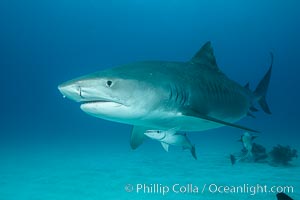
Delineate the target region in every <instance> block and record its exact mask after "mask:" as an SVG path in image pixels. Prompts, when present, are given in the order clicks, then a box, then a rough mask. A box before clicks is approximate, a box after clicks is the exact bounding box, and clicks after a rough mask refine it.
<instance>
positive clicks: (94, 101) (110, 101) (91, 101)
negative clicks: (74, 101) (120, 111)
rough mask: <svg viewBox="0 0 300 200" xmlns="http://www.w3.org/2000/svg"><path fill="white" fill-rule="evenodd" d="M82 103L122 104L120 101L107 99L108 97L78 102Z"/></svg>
mask: <svg viewBox="0 0 300 200" xmlns="http://www.w3.org/2000/svg"><path fill="white" fill-rule="evenodd" d="M80 103H81V104H82V105H84V104H97V103H116V104H120V105H123V104H122V103H120V102H116V101H113V100H108V99H99V100H83V101H81V102H80Z"/></svg>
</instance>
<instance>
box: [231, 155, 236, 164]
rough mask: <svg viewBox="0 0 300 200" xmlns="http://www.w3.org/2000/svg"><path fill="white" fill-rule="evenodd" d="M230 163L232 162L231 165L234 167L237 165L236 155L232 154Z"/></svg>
mask: <svg viewBox="0 0 300 200" xmlns="http://www.w3.org/2000/svg"><path fill="white" fill-rule="evenodd" d="M230 161H231V164H232V165H234V164H235V163H236V158H235V156H234V155H232V154H230Z"/></svg>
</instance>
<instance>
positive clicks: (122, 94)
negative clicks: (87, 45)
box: [58, 64, 164, 124]
mask: <svg viewBox="0 0 300 200" xmlns="http://www.w3.org/2000/svg"><path fill="white" fill-rule="evenodd" d="M151 76H152V74H151V73H150V72H149V73H148V72H147V71H143V72H142V71H139V70H138V64H134V65H129V66H124V67H118V68H113V69H109V70H104V71H100V72H96V73H93V74H89V75H86V76H82V77H79V78H76V79H73V80H70V81H67V82H65V83H63V84H61V85H59V86H58V89H59V91H60V92H61V93H62V95H63V96H64V97H67V98H69V99H71V100H74V101H76V102H79V103H81V106H80V108H81V109H82V110H83V111H84V112H86V113H88V114H90V115H92V116H95V117H99V118H103V119H107V120H112V121H117V122H123V123H133V122H132V121H135V120H137V119H139V118H141V117H144V116H145V115H147V113H149V112H151V111H152V110H153V109H154V108H156V107H157V105H159V102H161V100H162V98H164V95H163V94H164V93H163V91H162V87H157V86H156V87H154V85H153V84H154V82H153V81H151ZM149 80H150V81H149ZM133 124H134V123H133Z"/></svg>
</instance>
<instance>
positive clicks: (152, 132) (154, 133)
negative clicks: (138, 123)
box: [144, 130, 166, 140]
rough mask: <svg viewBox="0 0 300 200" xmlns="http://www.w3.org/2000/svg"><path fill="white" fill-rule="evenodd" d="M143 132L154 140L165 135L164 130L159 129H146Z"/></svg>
mask: <svg viewBox="0 0 300 200" xmlns="http://www.w3.org/2000/svg"><path fill="white" fill-rule="evenodd" d="M144 134H145V135H146V136H148V137H149V138H151V139H154V140H162V139H164V138H165V137H166V132H165V131H160V130H147V131H146V132H145V133H144Z"/></svg>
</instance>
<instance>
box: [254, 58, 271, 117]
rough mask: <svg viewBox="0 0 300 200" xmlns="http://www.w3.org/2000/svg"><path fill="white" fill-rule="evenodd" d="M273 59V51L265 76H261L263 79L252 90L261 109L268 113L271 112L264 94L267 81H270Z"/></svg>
mask: <svg viewBox="0 0 300 200" xmlns="http://www.w3.org/2000/svg"><path fill="white" fill-rule="evenodd" d="M273 59H274V56H273V53H271V65H270V68H269V70H268V71H267V73H266V74H265V76H264V77H263V79H262V80H261V81H260V82H259V84H258V86H257V87H256V89H255V91H254V94H255V96H256V97H257V102H258V103H259V105H260V106H261V108H262V109H263V111H264V112H265V113H268V114H271V111H270V108H269V106H268V104H267V101H266V95H267V91H268V87H269V82H270V78H271V73H272V66H273Z"/></svg>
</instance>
